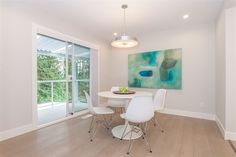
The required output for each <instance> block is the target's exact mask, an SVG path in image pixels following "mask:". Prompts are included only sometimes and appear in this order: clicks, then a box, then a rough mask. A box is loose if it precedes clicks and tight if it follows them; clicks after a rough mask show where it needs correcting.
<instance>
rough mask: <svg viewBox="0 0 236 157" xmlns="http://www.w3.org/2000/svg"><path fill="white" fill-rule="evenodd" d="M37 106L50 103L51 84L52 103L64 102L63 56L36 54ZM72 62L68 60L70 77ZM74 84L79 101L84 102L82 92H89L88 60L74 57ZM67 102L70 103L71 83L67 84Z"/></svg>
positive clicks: (64, 77) (64, 66) (64, 74)
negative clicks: (75, 84)
mask: <svg viewBox="0 0 236 157" xmlns="http://www.w3.org/2000/svg"><path fill="white" fill-rule="evenodd" d="M37 64H38V69H37V72H38V95H37V97H38V99H37V102H38V104H42V103H49V102H51V101H52V100H51V88H52V83H51V82H50V81H55V82H54V83H53V102H65V101H66V82H65V81H66V59H65V57H64V56H59V55H58V56H56V55H55V56H54V55H45V54H40V53H38V55H37ZM71 67H72V60H71V59H70V58H69V59H68V68H69V69H68V71H69V72H68V73H69V75H71V71H72V70H71ZM75 70H76V83H77V82H78V83H77V84H78V86H76V88H78V89H77V90H78V97H79V101H81V102H86V99H85V95H84V92H83V91H84V90H85V91H87V92H89V77H90V76H89V73H90V59H89V58H86V57H76V59H75ZM68 88H69V93H68V96H69V102H71V101H72V82H69V87H68Z"/></svg>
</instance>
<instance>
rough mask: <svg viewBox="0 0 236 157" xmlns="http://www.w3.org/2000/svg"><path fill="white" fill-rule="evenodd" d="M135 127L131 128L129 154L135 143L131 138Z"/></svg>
mask: <svg viewBox="0 0 236 157" xmlns="http://www.w3.org/2000/svg"><path fill="white" fill-rule="evenodd" d="M133 129H134V126H132V128H131V135H130V138H129V148H128V152H127V154H130V151H131V148H132V146H133V143H134V140H131V138H132V135H133Z"/></svg>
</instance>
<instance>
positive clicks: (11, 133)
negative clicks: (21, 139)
mask: <svg viewBox="0 0 236 157" xmlns="http://www.w3.org/2000/svg"><path fill="white" fill-rule="evenodd" d="M87 113H89V111H88V110H84V111H81V112H77V113H75V114H74V115H72V116H69V117H65V118H63V119H60V120H57V121H54V122H51V123H48V124H45V125H40V126H38V127H36V128H35V127H34V126H33V124H28V125H24V126H21V127H17V128H14V129H10V130H6V131H3V132H0V141H4V140H7V139H10V138H13V137H16V136H19V135H23V134H25V133H28V132H31V131H34V130H38V129H41V128H44V127H48V126H50V125H53V124H56V123H60V122H63V121H66V120H69V119H72V118H76V117H79V116H81V115H84V114H87Z"/></svg>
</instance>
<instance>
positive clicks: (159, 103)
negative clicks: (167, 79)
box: [153, 89, 167, 132]
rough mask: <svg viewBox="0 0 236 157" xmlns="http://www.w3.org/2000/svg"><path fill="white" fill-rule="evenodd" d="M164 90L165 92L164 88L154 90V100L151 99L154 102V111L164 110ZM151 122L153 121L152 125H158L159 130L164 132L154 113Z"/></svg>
mask: <svg viewBox="0 0 236 157" xmlns="http://www.w3.org/2000/svg"><path fill="white" fill-rule="evenodd" d="M166 92H167V90H166V89H159V90H158V91H157V92H156V95H155V96H154V100H153V102H154V111H155V112H159V111H162V110H164V108H165V99H166ZM153 122H154V126H156V125H158V126H159V127H160V129H161V131H162V132H164V130H163V129H162V127H161V125H160V124H159V123H158V121H157V117H156V114H155V115H154V118H153Z"/></svg>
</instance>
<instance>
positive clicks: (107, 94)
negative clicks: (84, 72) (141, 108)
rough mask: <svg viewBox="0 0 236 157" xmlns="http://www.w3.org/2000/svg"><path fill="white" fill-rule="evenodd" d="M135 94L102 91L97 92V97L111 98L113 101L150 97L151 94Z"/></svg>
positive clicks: (139, 92)
mask: <svg viewBox="0 0 236 157" xmlns="http://www.w3.org/2000/svg"><path fill="white" fill-rule="evenodd" d="M135 92H136V93H135V94H114V93H113V92H111V91H103V92H99V93H98V96H100V97H104V98H113V99H132V98H133V97H135V96H152V93H151V92H145V91H135Z"/></svg>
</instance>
